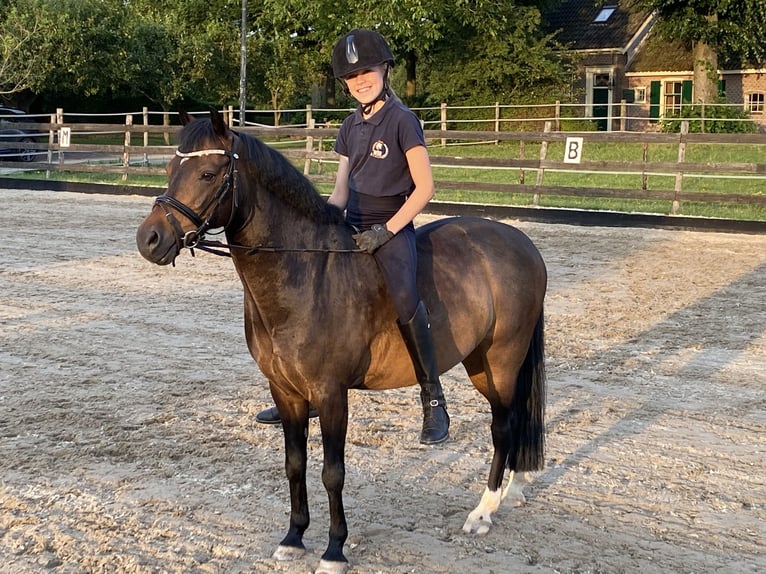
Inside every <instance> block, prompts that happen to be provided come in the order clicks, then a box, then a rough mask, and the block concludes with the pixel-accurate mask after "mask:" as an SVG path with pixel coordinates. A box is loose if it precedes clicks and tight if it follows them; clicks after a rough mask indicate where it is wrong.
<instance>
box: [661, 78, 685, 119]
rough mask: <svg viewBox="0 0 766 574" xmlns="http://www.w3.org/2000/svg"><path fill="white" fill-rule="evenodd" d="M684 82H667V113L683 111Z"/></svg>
mask: <svg viewBox="0 0 766 574" xmlns="http://www.w3.org/2000/svg"><path fill="white" fill-rule="evenodd" d="M682 101H683V82H665V106H664V107H665V114H673V113H680V112H681V103H682Z"/></svg>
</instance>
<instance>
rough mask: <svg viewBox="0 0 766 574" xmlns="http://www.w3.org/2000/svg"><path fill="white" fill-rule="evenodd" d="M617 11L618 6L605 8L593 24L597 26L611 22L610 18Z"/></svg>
mask: <svg viewBox="0 0 766 574" xmlns="http://www.w3.org/2000/svg"><path fill="white" fill-rule="evenodd" d="M615 10H617V6H604V7H603V8H602V9H601V11H600V12H599V13H598V14H596V17H595V18H594V19H593V22H594V23H596V24H603V23H604V22H606V21H607V20H609V17H610V16H611V15H612V14H614V11H615Z"/></svg>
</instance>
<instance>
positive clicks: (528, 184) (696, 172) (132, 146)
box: [0, 115, 766, 214]
mask: <svg viewBox="0 0 766 574" xmlns="http://www.w3.org/2000/svg"><path fill="white" fill-rule="evenodd" d="M126 118H127V119H126V121H125V123H124V124H113V123H111V124H102V123H64V122H61V121H60V120H61V118H60V117H59V118H57V117H56V116H53V117H51V121H50V122H49V123H35V124H29V127H30V128H34V129H36V130H38V133H46V134H47V140H48V141H47V142H38V143H36V144H27V145H33V147H34V149H35V150H36V152H37V156H36V158H35V161H33V162H28V163H19V162H10V161H0V169H3V170H5V171H6V172H7V170H18V169H22V168H23V169H25V170H26V169H33V170H42V171H45V172H46V174H47V175H48V177H50V178H52V179H55V178H56V176H55V175H54V174H55V172H59V171H67V172H73V171H76V172H91V173H118V174H121V175H122V179H123V180H124V181H127V180H129V178H130V177H131V176H133V175H139V174H154V175H161V174H164V166H165V164H166V163H167V162H168V161H169V160H170V159H171V158H172V157H173V154H174V151H175V147H174V146H173V145H149V144H150V141H152V140H155V141H156V140H163V139H167V141H168V142H170V141H173V135H174V133H175V132H176V131H177V130H178V129H179V126H173V125H149V123H148V122H147V121H146V119H145V120H144V122H142V123H140V124H134V122H133V116H132V115H127V116H126ZM57 119H58V120H59V121H57ZM228 120H229V121H230V123H234V119H233V116H231V115H229V117H228ZM551 127H552V122H550V121H549V122H546V123H545V129H544V130H543V131H530V132H526V131H524V132H510V131H468V130H429V129H426V131H425V135H426V138H427V140H429V145H430V153H431V162H432V165H433V166H434V168H435V174H436V176H437V177H436V180H437V189H438V190H447V189H451V190H465V191H467V192H471V191H488V192H497V193H509V192H510V193H514V194H528V195H529V196H530V200H529V203H532V204H533V205H539V204H540V201H541V198H542V197H544V196H559V197H561V196H568V197H578V198H611V199H626V200H647V201H663V202H664V201H667V202H668V211H667V212H668V213H670V214H679V213H681V205H682V202H686V201H690V202H705V203H725V204H737V205H745V206H764V205H766V193H764V190H766V163H761V162H758V163H750V162H736V161H731V162H696V163H695V162H689V161H687V158H686V149H687V146H688V145H690V144H716V145H721V146H726V145H732V144H738V145H758V146H764V147H763V149H764V150H766V135H765V134H689V133H686V130H683V131H682V133H681V134H663V133H629V132H560V131H553V130H552V129H551ZM236 129H237V130H239V131H242V132H245V133H249V134H252V135H255V136H257V137H260V138H261V139H264V140H266V141H268V142H270V143H273V145H275V146H276V147H278V149H280V151H282V153H284V155H286V156H287V157H289V158H291V159H292V160H293V161H294V162H296V164H298V165H301V164H302V165H303V168H304V173H305V174H306V175H307V176H308V177H310V178H311V179H312V180H314V181H316V182H319V183H329V182H331V181H333V175H332V171H334V170H331V173H327V171H328V170H324V169H323V166H325V165H327V164H329V163H332V162H333V161H334V160H335V159H336V157H335V154H334V153H333V152H332V151H331V143H332V142H333V141H334V139H335V137H336V134H337V128H336V127H313V128H305V127H278V128H268V127H255V126H245V127H242V128H239V127H236ZM67 130H68V131H69V132H70V133H69V134H66V131H67ZM115 134H120V135H119V136H117V139H121V140H122V143H121V144H109V145H106V144H98V143H90V142H92V140H93V139H94V138H95V137H97V136H100V137H109V138H110V139H111V140H112V141H114V140H115ZM67 139H68V140H69V142H66V140H67ZM78 142H85V143H78ZM455 142H462V143H469V142H470V143H485V144H491V143H497V142H516V143H517V144H518V145H516V146H514V149H515V150H517V153H516V157H508V158H482V157H459V156H456V155H450V154H449V150H450V147H449V144H451V143H455ZM65 143H69V146H68V147H64V144H65ZM617 143H619V144H637V145H638V146H640V149H641V150H642V153H641V157H640V158H637V159H636V160H632V161H594V160H587V159H586V158H587V156H588V153H587V150H588V146H590V145H593V144H617ZM552 144H559V145H558V147H557V149H559V150H560V148H561V147H562V144H566V145H564V146H563V147H564V153H563V154H560V151H559V154H560V155H559V157H553V155H552V154H551V151H550V150H551V149H552ZM656 145H665V146H667V145H671V146H674V148H676V149H677V158H676V160H675V161H650V159H649V158H650V157H651V155H652V154H651V153H650V148H651V147H652V146H656ZM532 149H534V150H535V154H534V155H535V156H534V157H528V156H529V155H530V154H529V153H528V152H526V153H525V150H532ZM578 150H579V151H584V153H582V155H580V156H578V157H567V154H569V155H570V156H572V155H577V154H575V153H574V152H576V151H578ZM562 155H563V157H562ZM764 157H766V156H764ZM0 159H2V158H0ZM442 167H444V168H460V169H465V170H476V171H474V172H472V173H478V170H486V169H495V170H508V177H507V178H506V182H504V183H487V182H480V181H476V180H477V179H478V178H476V177H472V176H471V175H470V174H469V175H468V176H467V177H465V178H461V179H460V180H459V181H458V180H455V179H451V180H449V179H442V178H439V176H438V173H439V168H442ZM551 172H559V173H565V174H567V173H568V174H584V173H590V174H598V173H605V174H623V175H625V174H632V175H634V176H636V178H639V179H637V180H639V181H640V182H641V183H640V185H636V186H633V187H629V188H621V189H616V188H614V187H594V186H588V185H585V186H576V185H548V184H546V174H548V173H551ZM650 176H663V177H665V178H668V177H673V178H674V185H673V188H672V189H651V188H650V186H649V185H648V184H647V182H648V180H649V177H650ZM689 177H708V178H711V177H714V178H732V179H731V180H732V182H736V181H737V180H738V179H739V180H741V179H742V178H747V179H749V180H751V181H755V182H757V183H756V187H757V189H756V191H752V189H751V190H750V191H748V192H747V193H737V192H725V193H723V192H720V193H718V192H711V191H697V190H693V189H687V187H688V186H687V185H685V181H686V180H687V179H688V178H689ZM761 183H762V185H761ZM0 185H1V183H0ZM733 185H734V184H733ZM750 187H751V188H752V185H751V186H750Z"/></svg>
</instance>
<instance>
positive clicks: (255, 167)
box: [136, 110, 344, 265]
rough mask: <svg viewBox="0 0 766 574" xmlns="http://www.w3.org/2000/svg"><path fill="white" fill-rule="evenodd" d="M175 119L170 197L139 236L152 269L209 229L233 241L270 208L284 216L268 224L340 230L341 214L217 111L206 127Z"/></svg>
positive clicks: (157, 204) (205, 122)
mask: <svg viewBox="0 0 766 574" xmlns="http://www.w3.org/2000/svg"><path fill="white" fill-rule="evenodd" d="M180 117H181V123H182V124H183V127H182V128H181V130H180V132H179V134H178V139H179V144H178V148H177V149H176V154H175V157H174V158H173V159H172V160H171V161H170V163H169V164H168V166H167V174H168V188H167V191H166V192H165V193H164V194H162V195H160V196H159V197H157V199H156V200H155V203H154V207H153V208H152V211H151V213H150V214H149V215H148V216H147V218H146V219H145V220H144V222H143V223H142V224H141V225H140V226H139V228H138V232H137V233H136V243H137V245H138V250H139V251H140V252H141V255H143V256H144V257H145V258H146V259H148V260H149V261H152V262H153V263H157V264H159V265H167V264H169V263H173V262H174V261H175V258H176V257H177V256H178V254H179V253H180V251H181V250H182V249H183V248H188V249H193V248H194V247H195V246H197V245H198V243H199V242H200V241H202V240H203V239H204V236H205V234H206V233H207V232H209V230H211V229H222V230H225V231H226V232H227V236H231V235H232V234H233V233H236V232H237V231H239V230H240V229H242V228H243V227H244V226H245V225H246V224H247V223H248V222H249V221H251V219H252V218H253V213H254V210H257V209H263V210H266V209H267V206H272V208H273V207H274V206H279V210H281V217H275V215H276V214H275V213H268V214H267V216H266V217H270V218H272V219H280V220H281V219H286V220H288V219H289V221H290V222H294V221H295V220H296V219H298V218H305V219H307V220H309V221H311V222H313V223H314V224H341V223H343V222H344V218H343V213H342V212H341V211H340V210H339V209H337V208H336V207H334V206H332V205H328V204H327V203H326V202H325V200H324V199H323V198H322V197H321V196H320V195H319V193H318V192H317V190H316V189H315V188H314V186H313V184H312V183H311V181H309V180H308V179H307V178H306V177H304V176H303V174H302V173H300V172H299V171H298V170H297V169H296V168H295V167H294V166H293V165H292V164H291V163H290V162H289V161H288V160H287V158H285V157H284V156H283V155H282V154H280V153H279V152H277V151H275V150H274V149H272V148H271V147H269V146H267V145H266V144H264V143H263V142H261V141H260V140H258V139H257V138H255V137H252V136H248V135H246V134H243V133H235V132H233V131H232V130H231V129H229V127H228V126H227V125H226V123H225V122H224V120H223V117H222V116H221V114H220V113H218V111H216V110H210V117H209V118H206V119H192V118H191V117H190V116H189V115H188V114H186V113H183V112H182V113H181V114H180ZM286 222H287V221H285V222H283V223H286Z"/></svg>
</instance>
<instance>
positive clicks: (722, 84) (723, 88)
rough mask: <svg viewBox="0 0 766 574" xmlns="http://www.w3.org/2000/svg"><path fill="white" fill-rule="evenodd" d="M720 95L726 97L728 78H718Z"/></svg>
mask: <svg viewBox="0 0 766 574" xmlns="http://www.w3.org/2000/svg"><path fill="white" fill-rule="evenodd" d="M718 97H719V98H723V99H726V80H723V79H721V80H718Z"/></svg>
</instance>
